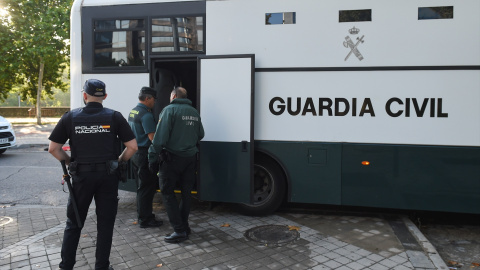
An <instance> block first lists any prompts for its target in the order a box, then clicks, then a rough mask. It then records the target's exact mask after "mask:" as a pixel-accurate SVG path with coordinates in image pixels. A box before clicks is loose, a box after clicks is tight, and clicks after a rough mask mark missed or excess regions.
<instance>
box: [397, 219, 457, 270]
mask: <svg viewBox="0 0 480 270" xmlns="http://www.w3.org/2000/svg"><path fill="white" fill-rule="evenodd" d="M402 220H403V222H404V223H405V225H406V226H407V228H408V230H409V231H410V233H411V234H412V235H413V236H414V237H415V238H416V240H417V242H418V243H419V244H420V245H421V246H422V248H423V250H424V251H425V253H427V255H428V257H429V258H430V260H431V261H432V263H433V265H435V267H436V268H437V269H445V270H447V269H449V268H448V266H447V264H446V263H445V262H444V261H443V259H442V258H441V257H440V255H439V254H438V252H437V250H436V249H435V247H433V245H432V244H431V243H430V241H428V239H427V238H426V237H425V236H424V235H423V233H422V232H420V230H419V229H418V228H417V226H416V225H415V224H414V223H413V222H412V221H411V220H410V219H409V218H408V217H406V216H403V217H402Z"/></svg>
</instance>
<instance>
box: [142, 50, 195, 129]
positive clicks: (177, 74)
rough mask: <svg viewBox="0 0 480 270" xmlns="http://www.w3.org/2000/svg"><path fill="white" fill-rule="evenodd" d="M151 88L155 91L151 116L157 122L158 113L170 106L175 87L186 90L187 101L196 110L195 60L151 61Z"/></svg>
mask: <svg viewBox="0 0 480 270" xmlns="http://www.w3.org/2000/svg"><path fill="white" fill-rule="evenodd" d="M150 80H151V85H152V87H153V88H154V89H155V90H156V91H157V101H156V102H155V108H154V109H153V116H154V118H155V121H156V122H158V116H159V115H160V112H161V111H162V110H163V108H165V107H166V106H167V105H168V104H170V93H171V92H172V90H173V88H174V87H175V86H181V87H183V88H185V89H187V93H188V99H190V100H191V101H192V106H193V107H194V108H196V109H197V110H198V99H197V59H196V58H195V59H175V60H171V59H169V60H153V61H152V73H151V74H150Z"/></svg>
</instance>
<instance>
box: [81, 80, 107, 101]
mask: <svg viewBox="0 0 480 270" xmlns="http://www.w3.org/2000/svg"><path fill="white" fill-rule="evenodd" d="M83 91H85V93H87V94H89V95H90V96H95V97H103V96H105V93H106V92H105V83H104V82H102V81H100V80H97V79H89V80H87V81H86V82H85V84H84V85H83Z"/></svg>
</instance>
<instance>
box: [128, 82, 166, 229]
mask: <svg viewBox="0 0 480 270" xmlns="http://www.w3.org/2000/svg"><path fill="white" fill-rule="evenodd" d="M156 97H157V92H156V91H155V89H153V88H150V87H142V89H141V90H140V93H139V94H138V104H137V106H135V108H133V109H132V110H131V111H130V114H129V115H128V124H129V125H130V127H131V128H132V131H133V133H134V134H135V137H136V139H137V144H138V151H137V152H136V153H135V155H133V157H132V168H133V172H134V173H135V180H136V184H137V214H138V223H139V224H140V227H141V228H148V227H159V226H161V225H162V224H163V222H162V221H161V220H156V219H155V215H154V214H153V213H152V210H153V209H152V204H153V197H154V196H155V192H156V191H155V189H156V187H157V181H158V178H157V175H156V173H153V172H150V170H149V169H148V157H147V156H148V147H149V146H150V145H151V144H152V140H153V135H154V134H155V127H156V123H155V119H154V118H153V113H152V109H153V107H154V106H155V99H156Z"/></svg>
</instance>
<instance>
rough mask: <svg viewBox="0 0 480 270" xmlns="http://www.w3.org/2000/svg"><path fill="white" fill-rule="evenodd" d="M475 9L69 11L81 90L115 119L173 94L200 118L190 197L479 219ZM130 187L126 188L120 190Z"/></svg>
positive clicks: (434, 1) (219, 6)
mask: <svg viewBox="0 0 480 270" xmlns="http://www.w3.org/2000/svg"><path fill="white" fill-rule="evenodd" d="M479 11H480V1H478V0H462V1H454V0H423V1H415V0H404V1H393V0H301V1H295V0H224V1H214V0H212V1H210V0H203V1H173V0H170V1H168V0H163V1H162V0H77V1H75V2H74V4H73V7H72V15H71V85H72V96H71V106H72V108H75V107H79V106H82V105H83V103H82V100H81V94H80V91H76V90H75V89H80V87H81V85H82V84H83V82H84V81H85V80H86V79H89V78H97V79H100V80H102V81H104V82H105V83H106V86H107V91H108V93H109V97H108V99H107V100H106V101H105V103H104V105H105V106H106V107H110V108H113V109H116V110H118V111H120V112H122V114H123V115H124V116H127V115H128V112H129V111H130V109H131V108H133V107H134V106H135V104H136V103H137V95H138V92H139V89H140V88H141V87H142V86H150V87H153V88H155V89H156V90H157V93H158V97H159V99H158V102H157V104H156V107H155V116H156V117H158V114H159V113H160V111H161V110H162V108H163V107H165V106H166V105H167V104H168V102H169V94H170V91H171V90H172V88H173V87H174V86H179V85H181V86H183V87H185V88H186V89H187V90H188V92H189V98H190V99H191V100H192V102H193V104H194V106H195V107H196V108H197V109H198V110H199V111H200V114H201V117H202V121H203V124H204V127H205V132H206V135H205V138H204V139H203V140H202V142H201V144H200V158H199V164H200V166H199V177H198V182H197V191H198V195H199V198H200V199H201V200H204V201H212V202H232V203H238V204H239V205H240V207H241V209H243V210H244V211H245V212H247V213H249V214H257V215H262V214H268V213H271V212H273V211H275V209H277V208H278V207H279V205H280V204H281V203H282V202H283V201H288V202H298V203H313V204H323V205H347V206H365V207H379V208H395V209H415V210H427V211H446V212H459V213H476V214H480V34H479V33H480V16H479ZM131 183H133V180H131Z"/></svg>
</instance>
